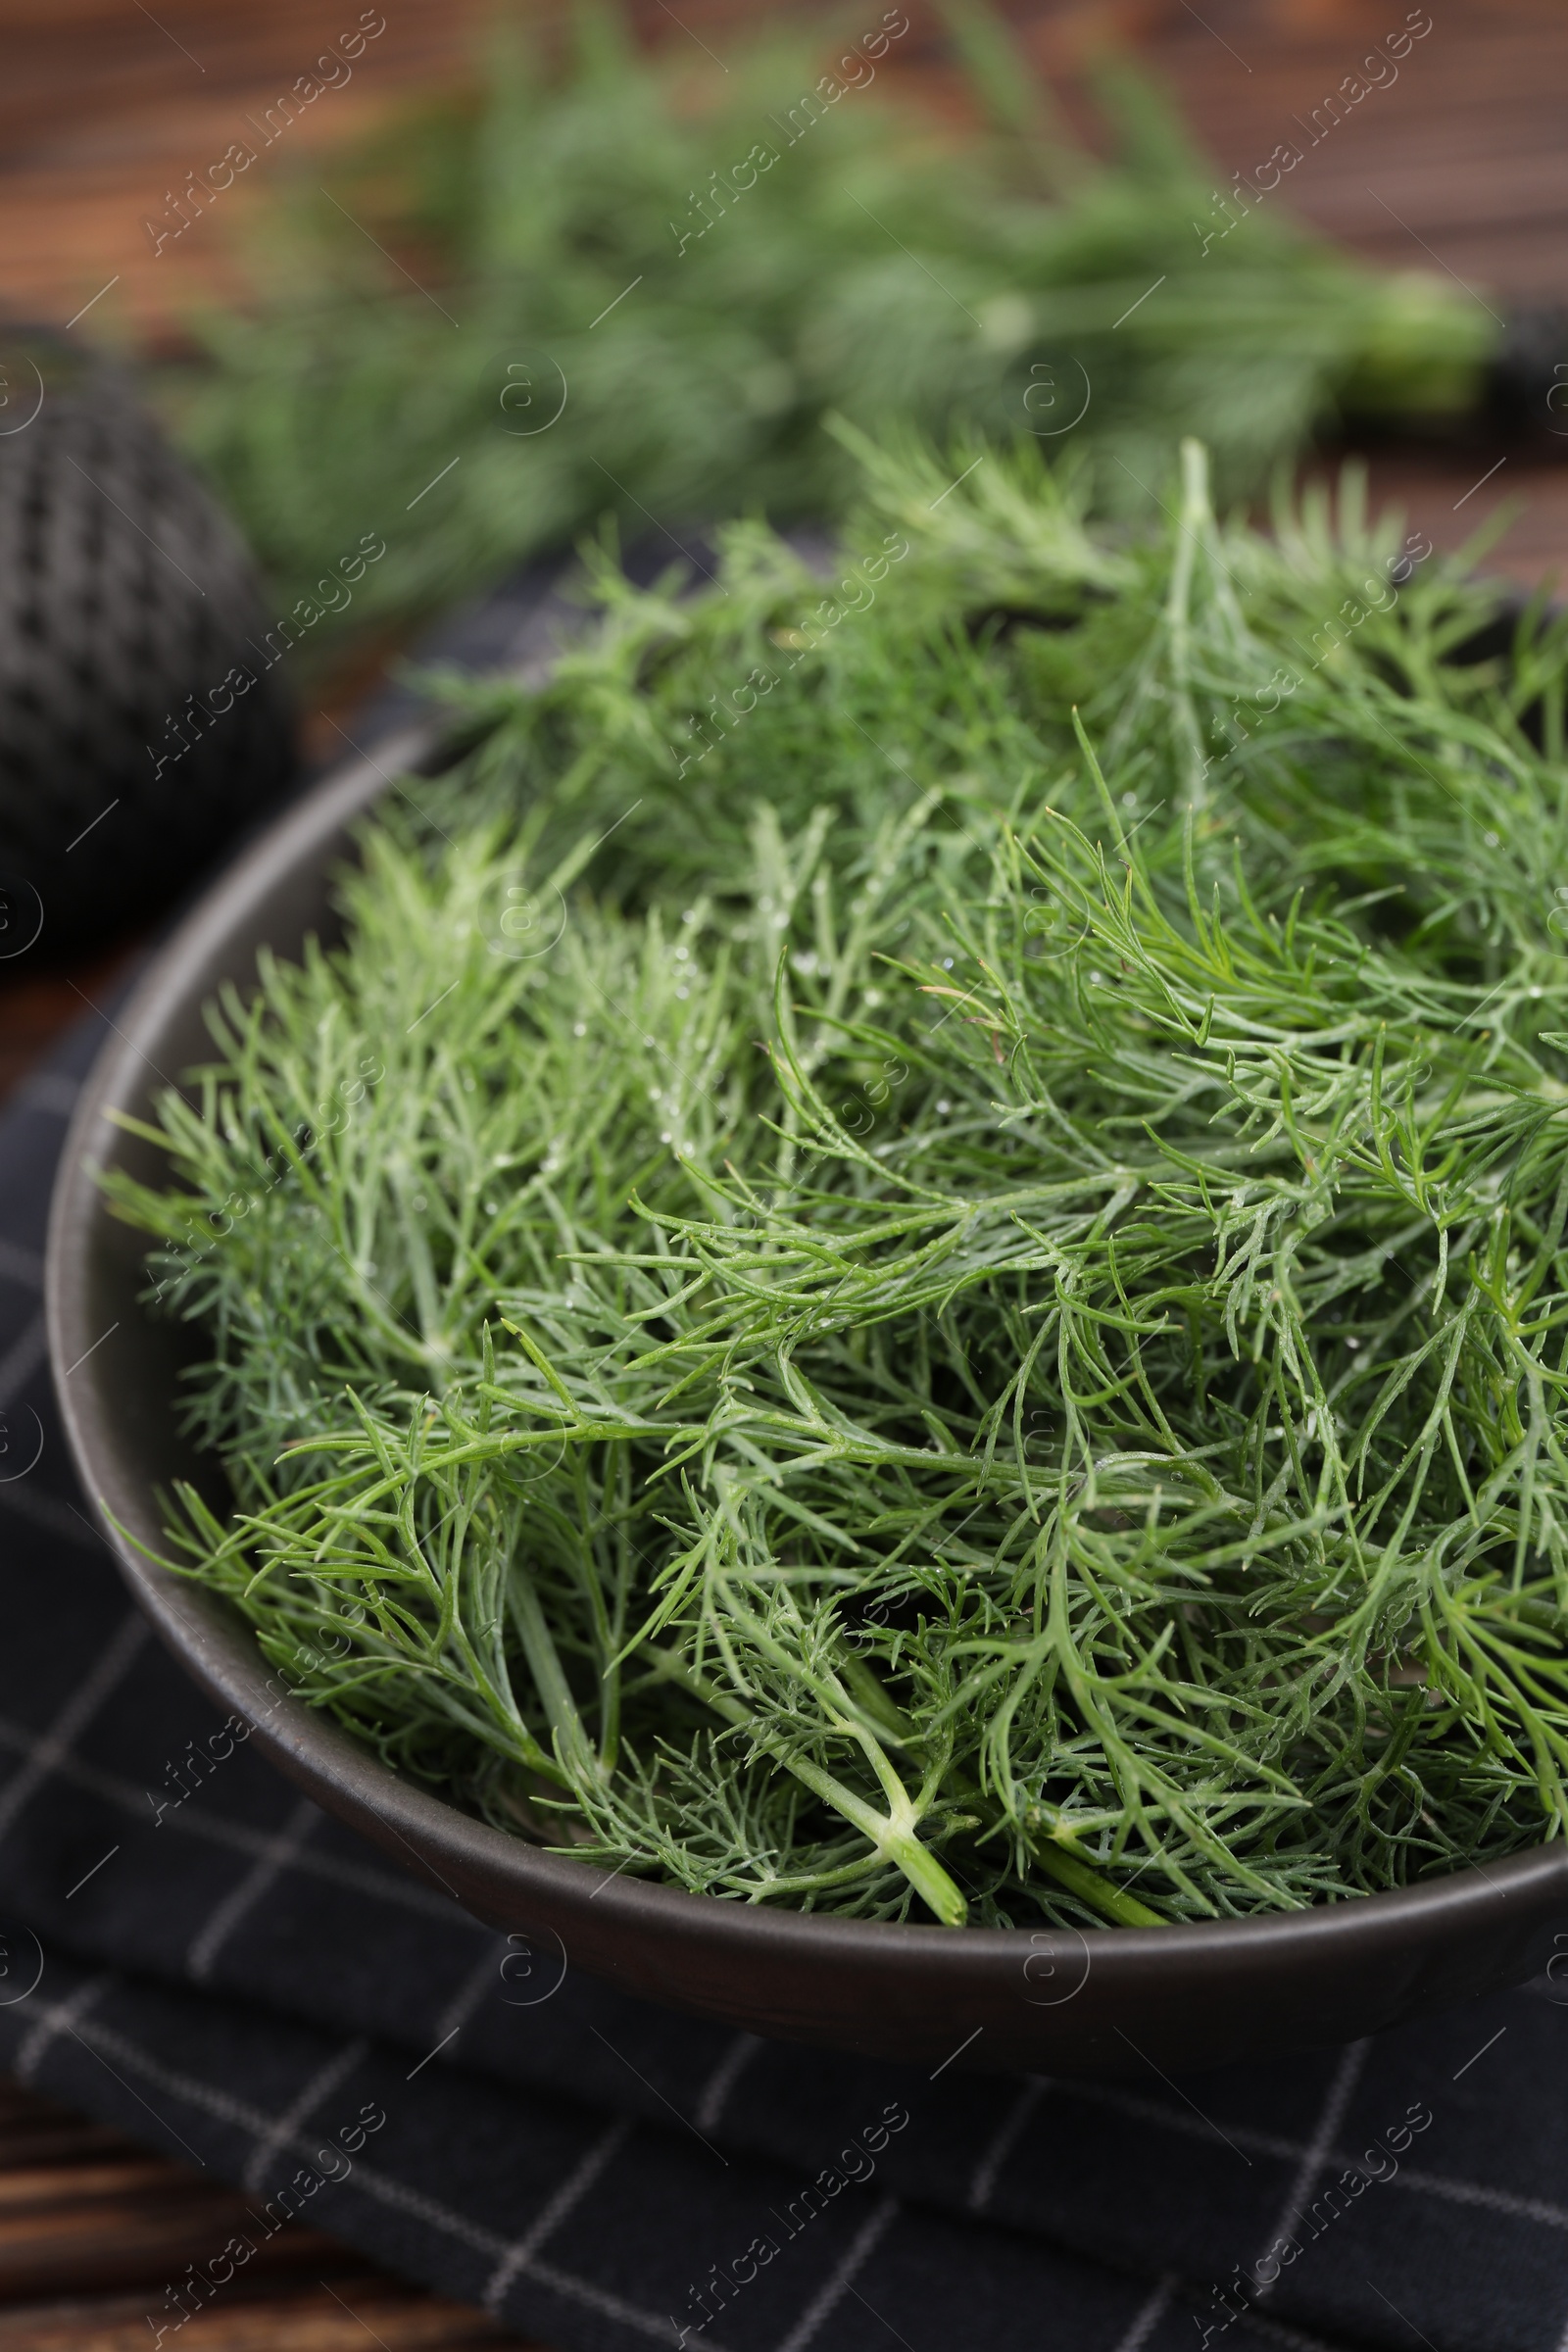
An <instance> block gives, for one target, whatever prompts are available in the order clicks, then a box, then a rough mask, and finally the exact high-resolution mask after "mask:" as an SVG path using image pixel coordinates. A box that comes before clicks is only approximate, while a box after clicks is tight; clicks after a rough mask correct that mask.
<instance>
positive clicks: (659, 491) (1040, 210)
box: [160, 6, 1499, 669]
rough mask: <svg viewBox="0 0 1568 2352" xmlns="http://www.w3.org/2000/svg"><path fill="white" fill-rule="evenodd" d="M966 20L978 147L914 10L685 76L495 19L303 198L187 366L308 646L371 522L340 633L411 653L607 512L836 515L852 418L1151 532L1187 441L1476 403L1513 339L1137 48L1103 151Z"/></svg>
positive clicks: (981, 19) (601, 13)
mask: <svg viewBox="0 0 1568 2352" xmlns="http://www.w3.org/2000/svg"><path fill="white" fill-rule="evenodd" d="M864 13H865V15H866V16H867V18H868V19H871V11H870V9H869V8H868V9H867V10H866V11H865V12H864ZM944 13H945V17H946V21H947V24H948V28H949V35H950V38H951V41H952V44H953V47H954V50H955V53H956V60H957V62H958V65H959V68H960V72H961V76H962V81H963V84H964V86H965V88H966V91H967V93H968V98H969V101H970V105H971V110H972V118H973V119H972V123H970V124H969V125H967V126H963V125H960V126H957V127H955V125H954V124H953V123H951V122H938V121H937V120H936V119H935V118H934V117H933V115H932V114H931V113H930V112H929V111H928V110H927V109H926V108H925V107H924V106H922V105H921V104H920V103H918V102H917V101H916V100H915V99H913V98H911V97H909V96H908V95H907V94H905V93H903V92H892V91H890V89H889V87H888V83H887V76H886V73H885V71H884V70H883V69H884V61H885V60H887V59H888V58H889V57H890V56H891V55H893V54H895V53H896V49H897V44H898V41H899V40H900V39H901V38H902V37H903V34H902V33H901V31H900V26H901V25H902V26H904V27H905V28H906V29H907V18H906V17H905V16H904V13H903V11H902V10H900V9H898V8H893V9H889V10H888V11H886V12H885V14H884V15H883V16H881V17H880V18H876V19H874V20H872V21H871V23H870V25H869V26H868V28H867V29H866V30H863V31H862V32H861V33H860V34H858V35H857V36H856V37H855V38H854V40H852V41H849V42H842V41H841V42H839V43H836V44H834V45H832V46H824V44H823V41H822V39H821V37H820V32H819V31H817V32H805V33H803V32H802V31H800V30H798V29H792V30H790V31H789V32H788V33H787V34H786V33H781V32H779V31H778V30H777V29H776V28H775V29H772V30H764V31H763V32H761V33H760V34H759V35H757V36H756V37H754V39H753V40H752V41H751V43H750V44H749V45H748V46H747V47H745V48H744V49H740V48H737V49H736V50H734V51H733V52H732V54H731V59H730V63H729V65H728V66H727V68H726V69H724V70H722V71H719V70H717V69H716V65H715V67H714V68H708V67H704V66H702V64H701V61H698V65H697V70H696V71H695V72H694V71H693V69H692V68H691V67H690V66H688V65H687V64H686V63H685V62H684V60H682V61H679V62H672V61H671V60H670V59H669V58H667V57H662V58H650V57H649V56H647V55H646V54H644V53H642V52H641V51H639V49H638V47H637V46H636V43H635V41H634V39H633V37H632V34H631V32H630V29H629V27H628V25H626V23H625V22H624V21H623V20H622V19H621V17H620V16H619V15H618V14H617V13H616V12H615V11H614V10H613V9H609V8H602V7H596V8H592V9H586V10H584V11H582V12H581V13H580V14H579V15H578V16H577V18H576V19H575V21H574V23H573V25H572V27H571V29H570V32H569V35H568V36H567V37H566V39H565V42H564V46H563V45H557V46H555V47H553V48H552V47H549V46H547V44H546V43H545V42H544V40H543V39H542V37H540V36H538V35H537V34H531V33H530V32H529V31H528V30H527V29H526V28H525V27H524V25H522V23H521V22H520V20H519V19H517V18H516V17H514V16H507V17H503V18H502V19H500V20H498V22H497V23H496V25H495V26H494V28H493V30H492V32H491V34H490V35H489V37H488V40H487V44H486V47H485V51H484V55H483V58H482V61H481V65H480V70H479V71H478V73H476V75H475V76H474V77H473V79H472V80H471V82H470V83H469V84H468V86H466V87H465V88H463V89H453V90H450V91H445V92H441V93H438V94H436V95H434V96H432V97H430V98H428V99H424V100H421V101H420V102H418V103H417V104H416V105H414V106H412V107H410V108H409V109H408V110H407V111H406V112H404V113H402V114H401V115H399V116H398V117H397V118H396V119H394V120H393V121H392V122H391V123H388V124H386V125H384V126H383V127H382V128H380V129H379V130H378V131H377V132H376V133H375V134H374V135H373V136H372V137H370V138H369V139H368V140H367V141H365V142H364V143H362V144H361V145H359V146H358V147H357V148H355V149H353V150H351V151H349V152H347V153H345V154H343V155H342V156H341V157H336V158H334V161H333V167H332V174H331V175H332V178H333V182H334V189H335V193H334V194H332V195H328V194H327V193H326V191H325V190H323V189H322V188H321V187H320V185H319V171H318V168H315V167H311V166H308V165H307V166H300V167H297V168H296V169H295V171H294V172H293V174H292V176H291V177H289V178H282V179H279V180H277V181H275V182H274V183H273V187H272V189H271V190H270V192H269V194H268V196H267V199H266V201H265V203H263V204H262V205H260V206H258V207H253V208H252V211H251V213H250V215H249V216H248V219H247V222H246V235H245V241H244V246H243V248H242V251H243V254H244V258H245V267H246V272H247V278H248V282H249V285H250V288H251V292H250V296H249V298H248V299H247V300H246V301H244V302H243V303H242V304H241V305H239V306H237V307H234V308H228V309H225V308H208V309H205V310H203V311H202V312H201V313H200V314H199V315H197V316H195V317H194V318H193V319H191V321H190V326H191V333H192V336H193V339H194V344H195V356H194V357H193V358H192V359H191V360H189V361H187V362H185V363H182V364H180V365H178V366H175V367H172V368H166V369H165V370H164V371H163V374H162V378H161V382H160V397H161V399H162V402H163V405H164V408H165V412H166V414H167V415H168V416H169V417H170V418H171V419H172V422H173V424H174V426H175V429H176V431H177V433H178V435H179V437H180V439H181V441H182V443H183V445H184V446H185V448H186V449H187V451H188V452H189V453H190V454H191V455H193V456H194V457H195V458H196V459H197V461H198V462H199V463H200V465H201V466H203V467H204V468H205V470H206V471H207V473H208V474H209V476H210V478H211V479H212V480H213V481H214V483H215V485H216V486H217V488H218V489H219V491H220V493H221V496H222V497H223V498H224V500H225V501H226V503H227V505H228V507H229V508H230V511H231V512H232V513H233V514H234V515H235V516H236V518H237V519H238V521H239V523H240V524H241V527H242V528H243V529H244V530H245V532H246V533H247V535H248V537H249V539H250V541H251V543H252V546H253V547H254V549H255V550H256V552H257V555H258V558H259V560H260V563H261V564H262V567H263V570H264V573H265V574H266V576H267V580H268V585H269V588H270V591H272V592H273V593H275V595H276V596H277V597H278V598H279V599H280V600H281V601H282V602H283V603H284V604H285V605H286V606H287V607H288V608H289V609H290V610H291V611H293V612H294V613H295V616H296V618H297V620H298V621H299V622H301V623H302V624H303V625H304V626H305V627H307V628H309V627H310V626H311V625H312V621H313V616H319V613H320V612H321V611H322V610H325V609H327V607H328V606H329V605H330V604H331V603H334V602H337V601H339V600H338V599H337V598H336V596H335V594H334V591H333V587H332V579H333V572H334V566H335V565H336V564H339V563H340V562H341V560H342V559H343V557H344V556H345V554H346V553H349V552H351V551H353V550H354V549H356V548H357V547H358V546H359V544H360V542H361V541H362V538H363V537H364V535H365V534H366V532H367V531H370V532H372V533H376V534H379V535H380V536H381V537H382V538H384V540H385V542H386V554H385V557H384V559H382V560H380V561H378V562H377V563H376V564H375V565H374V567H373V569H370V570H369V571H368V572H367V573H366V574H365V575H364V577H363V578H362V579H361V580H360V581H359V583H358V585H357V587H356V592H355V598H354V609H353V615H352V619H351V620H349V621H348V622H347V624H346V625H347V628H348V629H350V630H352V631H355V632H359V633H361V634H363V633H364V632H365V631H366V630H367V629H370V630H375V629H379V630H380V631H382V632H387V631H390V630H393V629H397V628H401V627H403V626H406V625H407V624H408V623H409V622H410V621H411V620H412V619H414V618H416V617H417V615H418V614H420V613H425V612H429V611H431V610H434V609H435V608H437V607H439V606H441V605H443V604H446V603H450V602H451V601H452V600H453V599H454V598H457V597H461V596H464V595H466V594H472V593H475V592H477V591H479V590H482V589H483V588H485V587H487V586H488V585H490V584H491V583H493V582H494V581H495V580H496V579H498V578H499V577H501V576H502V575H504V574H505V573H506V572H507V571H509V570H510V569H513V568H515V566H516V565H517V564H519V563H521V562H523V561H525V560H526V559H528V558H529V557H531V556H534V555H536V554H539V553H541V552H543V551H546V550H551V549H556V548H560V547H562V546H564V545H567V544H569V543H570V542H571V541H572V539H573V538H574V537H576V536H577V535H579V534H580V533H581V532H583V531H584V530H585V529H587V528H590V527H592V526H594V525H595V524H596V523H597V522H598V521H599V520H600V519H601V518H602V517H604V516H606V515H613V516H615V517H616V518H617V519H618V521H619V522H620V523H621V524H622V525H623V526H624V527H625V530H626V532H627V534H628V535H629V536H632V537H642V538H646V537H647V536H648V535H649V534H650V532H657V531H658V530H661V529H662V528H663V527H664V526H666V525H669V524H673V525H674V526H675V527H676V528H677V529H679V528H681V527H683V526H688V525H692V524H696V523H701V522H702V521H703V520H705V519H708V518H712V517H717V516H719V515H726V514H732V513H735V512H737V511H743V510H760V511H765V512H766V513H767V514H768V515H769V516H770V517H771V518H772V519H773V520H775V521H784V522H787V521H789V520H791V519H794V518H800V517H810V518H814V519H819V520H831V519H832V518H833V517H834V516H835V515H837V514H838V513H839V512H840V510H841V506H842V502H843V500H844V498H845V496H846V494H847V492H848V488H849V469H848V465H847V461H846V458H845V455H844V451H843V448H842V446H841V444H840V443H839V442H838V441H837V440H835V439H834V437H833V436H832V435H831V434H829V433H828V432H825V431H824V430H823V429H822V425H823V419H824V417H830V416H833V415H841V416H843V417H847V418H849V419H850V420H851V421H852V422H855V423H858V424H860V425H862V426H866V427H870V428H874V429H877V430H879V431H886V430H887V429H889V428H890V427H891V426H895V425H897V424H899V423H901V422H908V423H912V424H914V425H917V426H919V427H921V428H923V429H924V430H926V431H928V432H932V433H937V434H942V435H947V434H950V433H952V432H953V431H955V430H956V429H962V430H965V431H967V432H970V433H973V434H977V435H979V436H982V437H989V438H992V439H999V440H1002V441H1010V440H1012V439H1014V438H1016V437H1018V436H1022V435H1025V434H1031V435H1034V436H1035V437H1037V438H1038V439H1039V440H1040V442H1041V445H1042V446H1043V448H1044V449H1045V450H1046V451H1047V452H1048V453H1050V454H1053V455H1055V454H1058V453H1059V454H1060V455H1061V457H1062V458H1063V460H1064V461H1065V462H1067V463H1069V464H1071V465H1072V466H1083V467H1086V468H1087V471H1088V492H1089V496H1090V498H1091V501H1092V504H1093V506H1094V508H1095V509H1096V510H1097V511H1099V512H1100V513H1101V514H1103V515H1110V516H1117V517H1129V518H1130V517H1133V516H1136V515H1148V514H1149V513H1151V512H1152V504H1153V502H1154V501H1155V500H1156V499H1158V498H1159V497H1161V496H1162V495H1163V492H1164V485H1165V483H1166V481H1167V479H1168V476H1169V471H1170V466H1171V463H1172V453H1173V451H1174V449H1175V446H1176V443H1177V442H1178V440H1179V439H1180V437H1181V436H1182V435H1183V434H1184V433H1189V432H1199V433H1201V435H1202V436H1203V438H1204V439H1205V440H1206V442H1207V443H1208V444H1209V446H1210V448H1211V449H1212V451H1213V454H1214V465H1215V486H1216V494H1217V496H1218V498H1219V499H1220V501H1221V502H1222V503H1225V502H1231V501H1235V500H1239V499H1244V498H1247V497H1250V496H1251V495H1252V494H1254V493H1256V492H1257V491H1258V490H1259V489H1260V488H1261V487H1262V486H1263V485H1264V484H1265V482H1266V480H1267V477H1268V476H1269V474H1270V472H1271V471H1272V470H1273V469H1274V468H1276V467H1278V466H1281V465H1283V464H1285V463H1288V462H1289V461H1290V460H1291V459H1293V458H1294V457H1295V456H1296V455H1297V453H1299V450H1300V449H1301V448H1302V446H1303V445H1304V444H1305V443H1306V442H1307V441H1308V439H1309V438H1310V437H1311V436H1312V435H1313V434H1314V433H1318V434H1322V433H1325V432H1330V433H1332V432H1333V431H1334V430H1336V429H1338V428H1340V427H1342V426H1344V425H1345V424H1346V423H1347V422H1352V421H1353V422H1356V423H1360V424H1365V423H1367V422H1372V423H1378V422H1384V421H1399V422H1403V423H1406V424H1408V423H1409V422H1410V421H1412V420H1418V421H1419V420H1424V421H1430V420H1432V419H1433V418H1435V417H1437V418H1442V417H1460V416H1463V415H1465V414H1466V413H1468V412H1470V411H1472V410H1473V409H1474V408H1475V407H1476V405H1477V403H1478V401H1479V399H1480V397H1481V390H1482V386H1483V384H1484V381H1485V377H1486V371H1487V368H1488V366H1489V363H1490V361H1491V359H1492V357H1493V352H1494V346H1495V342H1496V340H1497V336H1498V332H1499V330H1498V328H1497V325H1496V323H1495V320H1494V319H1493V317H1492V315H1491V314H1490V313H1489V312H1487V311H1486V310H1485V309H1484V308H1482V307H1481V306H1479V305H1478V304H1476V303H1475V302H1474V301H1472V300H1470V299H1469V298H1468V297H1467V296H1466V295H1465V294H1464V293H1463V292H1462V291H1461V289H1460V288H1459V287H1458V286H1457V285H1456V284H1454V283H1450V281H1449V280H1447V279H1446V278H1444V277H1441V276H1438V275H1436V274H1432V273H1427V272H1425V271H1412V272H1404V273H1400V274H1397V275H1390V274H1387V273H1383V272H1379V271H1377V270H1372V269H1369V268H1368V267H1366V266H1365V265H1363V264H1361V263H1359V262H1356V261H1354V260H1352V259H1350V258H1348V257H1347V256H1346V255H1344V254H1343V253H1341V252H1340V251H1338V250H1337V249H1336V248H1335V247H1334V246H1332V245H1331V244H1329V243H1328V242H1326V241H1325V240H1324V239H1323V238H1321V237H1320V236H1318V235H1317V234H1316V233H1315V232H1312V231H1310V230H1307V229H1305V228H1303V227H1302V226H1300V225H1299V223H1298V222H1296V221H1293V219H1292V218H1291V216H1290V213H1289V211H1288V209H1287V199H1288V187H1289V183H1288V182H1286V183H1285V184H1284V185H1282V186H1281V187H1280V189H1279V192H1278V194H1277V195H1274V196H1272V197H1270V198H1268V199H1267V200H1265V198H1264V197H1263V196H1262V195H1260V194H1259V193H1258V191H1257V190H1256V189H1255V188H1254V189H1253V190H1252V191H1251V195H1250V198H1249V197H1244V196H1242V195H1240V194H1239V193H1238V192H1237V191H1234V190H1232V191H1230V192H1229V201H1226V200H1224V199H1220V198H1218V197H1217V196H1216V193H1215V190H1214V187H1213V174H1212V170H1211V167H1210V166H1209V165H1208V164H1207V163H1206V161H1205V159H1204V158H1203V156H1202V155H1201V152H1200V151H1199V150H1198V149H1197V147H1196V146H1195V145H1194V143H1193V142H1192V141H1191V139H1190V138H1189V136H1188V135H1187V132H1186V130H1185V128H1184V126H1183V124H1182V123H1181V121H1180V120H1179V118H1178V116H1177V115H1176V113H1175V111H1174V110H1173V108H1172V107H1171V106H1170V104H1169V103H1168V102H1167V101H1166V100H1165V98H1164V97H1163V96H1162V94H1161V92H1160V91H1159V89H1158V88H1157V87H1156V86H1155V85H1154V84H1153V83H1152V81H1150V80H1149V79H1148V78H1147V77H1146V76H1145V75H1143V74H1142V73H1139V72H1138V71H1137V70H1135V69H1134V68H1133V67H1132V66H1131V65H1130V64H1128V63H1127V62H1126V61H1125V60H1122V59H1118V58H1115V57H1111V56H1106V57H1105V58H1103V60H1102V61H1101V63H1100V64H1099V66H1098V68H1096V69H1094V70H1093V71H1092V73H1091V87H1092V89H1093V92H1094V97H1095V102H1096V104H1097V106H1098V109H1099V111H1100V114H1101V117H1102V121H1103V129H1104V153H1103V156H1097V155H1096V154H1094V153H1092V152H1091V151H1090V150H1089V149H1088V148H1087V147H1086V146H1085V145H1084V144H1083V143H1082V142H1081V141H1080V140H1079V139H1077V138H1076V137H1074V136H1073V135H1072V133H1071V132H1070V130H1069V128H1068V126H1067V125H1066V123H1065V121H1064V119H1063V116H1062V114H1061V111H1060V109H1059V107H1058V106H1057V104H1056V103H1055V100H1054V96H1053V93H1052V91H1051V89H1050V88H1049V87H1048V86H1047V84H1046V83H1045V82H1044V81H1043V80H1042V78H1041V77H1040V75H1039V74H1038V73H1036V72H1035V71H1034V69H1033V67H1032V65H1031V64H1030V62H1029V60H1028V58H1027V57H1026V55H1025V53H1024V52H1023V51H1022V49H1021V48H1019V47H1018V46H1017V45H1016V44H1015V43H1014V41H1013V39H1012V37H1011V35H1010V34H1009V33H1008V32H1007V30H1006V29H1005V26H1003V25H1002V24H1001V23H1000V21H999V20H997V19H995V18H993V17H991V16H990V15H988V14H986V13H984V12H982V11H981V10H979V9H978V8H972V7H957V6H955V7H950V8H949V9H947V10H946V11H945V12H944ZM873 84H875V85H876V86H873ZM344 643H345V628H344V627H343V626H339V627H338V628H336V629H335V630H334V631H333V632H332V644H333V653H334V657H335V658H341V656H342V652H343V647H344ZM313 658H319V657H317V656H316V648H315V646H314V645H313V644H312V643H311V642H309V641H307V643H306V644H305V645H304V646H302V648H301V656H300V659H301V662H302V663H303V664H304V665H305V666H306V667H307V669H308V668H309V667H311V666H312V663H313Z"/></svg>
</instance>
